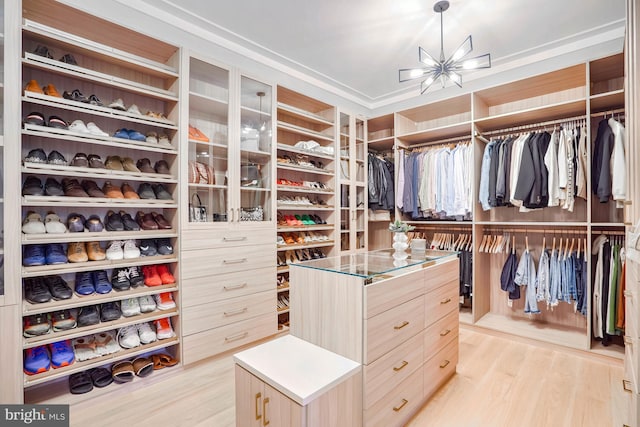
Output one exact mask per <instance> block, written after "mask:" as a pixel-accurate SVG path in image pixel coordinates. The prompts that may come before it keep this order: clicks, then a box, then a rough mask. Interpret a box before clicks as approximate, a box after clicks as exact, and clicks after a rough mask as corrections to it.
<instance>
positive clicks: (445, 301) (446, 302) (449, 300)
mask: <svg viewBox="0 0 640 427" xmlns="http://www.w3.org/2000/svg"><path fill="white" fill-rule="evenodd" d="M450 302H451V298H447V299H443V300H442V301H440V304H449V303H450Z"/></svg>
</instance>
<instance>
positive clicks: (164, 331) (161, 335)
mask: <svg viewBox="0 0 640 427" xmlns="http://www.w3.org/2000/svg"><path fill="white" fill-rule="evenodd" d="M153 324H154V325H155V327H156V336H157V337H158V339H159V340H164V339H167V338H171V337H175V336H176V334H175V333H174V332H173V328H172V327H171V322H170V321H169V318H168V317H165V318H164V319H158V320H154V321H153Z"/></svg>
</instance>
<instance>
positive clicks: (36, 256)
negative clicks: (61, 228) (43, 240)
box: [22, 245, 47, 267]
mask: <svg viewBox="0 0 640 427" xmlns="http://www.w3.org/2000/svg"><path fill="white" fill-rule="evenodd" d="M46 261H47V259H46V258H45V250H44V245H29V246H25V248H24V255H23V257H22V265H24V266H25V267H31V266H33V265H44V264H45V263H46Z"/></svg>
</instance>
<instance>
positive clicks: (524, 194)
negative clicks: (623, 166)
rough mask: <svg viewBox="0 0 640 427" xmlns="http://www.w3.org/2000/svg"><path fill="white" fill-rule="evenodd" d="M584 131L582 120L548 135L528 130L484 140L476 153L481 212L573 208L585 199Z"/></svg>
mask: <svg viewBox="0 0 640 427" xmlns="http://www.w3.org/2000/svg"><path fill="white" fill-rule="evenodd" d="M586 170H587V132H586V129H585V124H584V122H583V121H581V122H580V123H568V124H563V125H562V126H561V127H560V128H559V129H554V130H553V132H552V133H549V132H547V131H543V132H528V133H524V134H521V135H516V136H513V135H512V136H508V137H506V138H504V139H494V140H492V141H490V142H489V143H488V144H487V145H486V147H485V149H484V154H483V157H482V165H481V171H480V188H479V193H478V194H479V199H480V203H481V205H482V209H483V210H485V211H486V210H489V209H491V208H495V207H500V206H517V207H519V208H520V211H521V212H528V211H530V210H532V209H540V208H545V207H553V206H560V207H561V208H563V209H566V210H568V211H570V212H572V211H573V207H574V202H575V197H581V198H583V199H586V198H587V185H586Z"/></svg>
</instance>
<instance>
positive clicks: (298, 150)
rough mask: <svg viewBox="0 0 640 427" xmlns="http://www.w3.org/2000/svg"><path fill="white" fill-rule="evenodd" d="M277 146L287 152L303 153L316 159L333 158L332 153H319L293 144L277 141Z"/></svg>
mask: <svg viewBox="0 0 640 427" xmlns="http://www.w3.org/2000/svg"><path fill="white" fill-rule="evenodd" d="M277 148H278V150H281V151H287V152H289V153H297V154H305V155H307V156H310V157H314V158H317V159H325V160H333V156H332V155H329V154H324V153H319V152H317V151H311V150H303V149H301V148H298V147H294V146H293V145H287V144H282V143H278V145H277Z"/></svg>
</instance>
